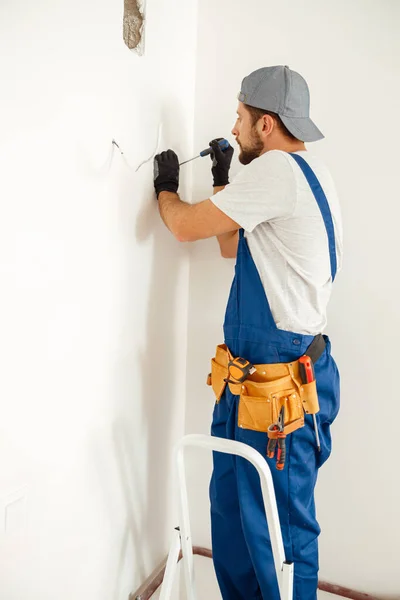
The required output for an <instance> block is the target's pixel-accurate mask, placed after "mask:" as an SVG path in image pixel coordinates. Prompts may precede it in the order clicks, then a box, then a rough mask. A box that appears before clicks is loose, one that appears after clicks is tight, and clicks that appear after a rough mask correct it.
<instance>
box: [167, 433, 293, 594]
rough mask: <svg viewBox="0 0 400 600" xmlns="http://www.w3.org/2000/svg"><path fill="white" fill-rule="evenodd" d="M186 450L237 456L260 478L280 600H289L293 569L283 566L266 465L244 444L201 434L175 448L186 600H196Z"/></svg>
mask: <svg viewBox="0 0 400 600" xmlns="http://www.w3.org/2000/svg"><path fill="white" fill-rule="evenodd" d="M188 446H192V447H197V448H203V449H207V450H211V451H212V452H222V453H225V454H235V455H236V456H240V457H242V458H244V459H246V460H248V461H249V462H250V463H251V464H252V465H253V466H254V467H255V468H256V470H257V472H258V474H259V477H260V483H261V491H262V496H263V501H264V507H265V514H266V518H267V522H268V528H269V532H270V538H271V546H272V553H273V558H274V564H275V571H276V574H277V580H278V586H279V592H280V596H281V600H292V599H293V570H294V569H293V564H290V563H287V562H286V558H285V550H284V546H283V539H282V532H281V527H280V521H279V514H278V508H277V504H276V496H275V489H274V484H273V480H272V475H271V471H270V469H269V466H268V464H267V462H266V461H265V460H264V459H263V457H262V456H261V454H259V452H257V451H256V450H254V448H252V447H251V446H248V445H247V444H244V443H243V442H237V441H235V440H226V439H224V438H218V437H214V436H210V435H203V434H190V435H186V436H184V437H183V438H182V439H181V440H180V441H179V442H178V443H177V444H176V446H175V457H176V464H177V471H178V484H179V521H180V523H179V525H180V534H181V546H182V555H183V569H184V579H185V586H186V593H187V600H196V590H195V574H194V561H193V544H192V536H191V529H190V518H189V502H188V494H187V485H186V474H185V461H184V450H185V448H186V447H188ZM166 600H167V598H166Z"/></svg>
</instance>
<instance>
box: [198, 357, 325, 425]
mask: <svg viewBox="0 0 400 600" xmlns="http://www.w3.org/2000/svg"><path fill="white" fill-rule="evenodd" d="M230 358H231V357H230V354H228V350H227V348H226V346H224V345H222V346H218V347H217V352H216V356H215V358H213V359H212V361H211V373H210V375H209V376H208V381H207V383H208V385H212V388H213V391H214V394H215V397H216V401H217V403H218V402H219V401H220V399H221V397H222V394H223V393H224V390H225V388H226V385H229V388H230V391H231V392H232V394H234V395H240V401H239V411H238V426H239V427H241V428H243V429H251V430H253V431H262V432H265V433H268V434H269V435H270V432H269V431H268V428H269V427H270V426H271V425H272V424H274V423H276V422H277V420H278V417H279V413H280V411H281V408H282V406H285V429H284V433H285V434H289V433H292V432H293V431H295V430H296V429H299V428H300V427H303V425H304V414H305V413H306V414H316V413H317V412H318V411H319V402H318V395H317V386H316V381H315V380H314V381H312V382H311V383H307V384H303V383H302V381H301V379H300V374H299V364H298V362H297V361H294V362H292V363H276V364H265V365H254V366H255V367H256V369H257V371H256V372H255V373H254V374H253V375H250V376H249V377H248V378H247V379H246V380H245V381H244V382H243V383H242V384H241V383H237V384H236V383H234V382H231V381H230V382H229V383H227V381H226V380H227V379H229V371H228V362H229V359H230ZM270 437H274V435H273V434H272V435H270Z"/></svg>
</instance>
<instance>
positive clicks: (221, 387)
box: [207, 344, 229, 404]
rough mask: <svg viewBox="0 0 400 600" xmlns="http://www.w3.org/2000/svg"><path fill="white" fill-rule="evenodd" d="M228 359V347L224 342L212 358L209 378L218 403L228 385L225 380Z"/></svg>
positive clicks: (209, 383) (208, 383) (208, 381)
mask: <svg viewBox="0 0 400 600" xmlns="http://www.w3.org/2000/svg"><path fill="white" fill-rule="evenodd" d="M228 360H229V359H228V349H227V347H226V346H225V345H224V344H223V345H220V346H217V351H216V353H215V358H213V359H211V373H210V374H209V375H208V378H207V385H210V386H212V389H213V392H214V394H215V399H216V402H217V404H218V403H219V401H220V400H221V397H222V394H223V393H224V391H225V388H226V386H227V383H226V381H225V380H226V379H227V377H228Z"/></svg>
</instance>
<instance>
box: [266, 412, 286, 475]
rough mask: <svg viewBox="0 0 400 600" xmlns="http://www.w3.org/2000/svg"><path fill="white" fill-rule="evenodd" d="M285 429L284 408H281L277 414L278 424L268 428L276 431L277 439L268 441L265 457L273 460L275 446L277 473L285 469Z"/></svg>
mask: <svg viewBox="0 0 400 600" xmlns="http://www.w3.org/2000/svg"><path fill="white" fill-rule="evenodd" d="M284 429H285V406H282V408H281V412H280V413H279V417H278V422H277V423H274V424H273V425H271V426H270V427H269V430H270V431H277V432H278V434H277V437H276V438H272V439H269V440H268V447H267V456H268V458H274V456H275V450H276V446H278V452H277V456H276V468H277V469H278V471H282V470H283V469H284V468H285V461H286V439H285V438H286V433H284Z"/></svg>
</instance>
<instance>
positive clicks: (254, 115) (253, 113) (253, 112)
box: [245, 104, 298, 140]
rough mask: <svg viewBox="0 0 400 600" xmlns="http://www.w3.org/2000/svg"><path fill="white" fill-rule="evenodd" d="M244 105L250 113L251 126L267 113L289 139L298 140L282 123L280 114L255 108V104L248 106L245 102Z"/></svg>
mask: <svg viewBox="0 0 400 600" xmlns="http://www.w3.org/2000/svg"><path fill="white" fill-rule="evenodd" d="M245 107H246V109H247V110H248V112H249V113H250V117H251V121H252V125H253V126H254V125H255V124H256V123H257V121H258V120H259V119H261V117H263V116H264V115H269V116H270V117H272V118H273V119H274V120H275V122H276V124H277V126H278V129H280V131H281V132H282V133H283V134H284V135H285V136H286V137H288V138H289V139H291V140H298V138H297V137H296V136H295V135H293V133H290V131H289V129H288V128H287V127H286V125H285V124H284V123H283V121H282V119H281V118H280V116H279V115H278V114H276V113H274V112H271V111H270V110H265V109H264V108H256V107H255V106H249V105H248V104H245Z"/></svg>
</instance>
